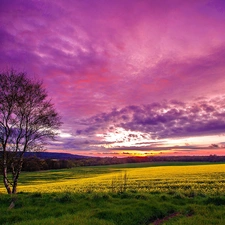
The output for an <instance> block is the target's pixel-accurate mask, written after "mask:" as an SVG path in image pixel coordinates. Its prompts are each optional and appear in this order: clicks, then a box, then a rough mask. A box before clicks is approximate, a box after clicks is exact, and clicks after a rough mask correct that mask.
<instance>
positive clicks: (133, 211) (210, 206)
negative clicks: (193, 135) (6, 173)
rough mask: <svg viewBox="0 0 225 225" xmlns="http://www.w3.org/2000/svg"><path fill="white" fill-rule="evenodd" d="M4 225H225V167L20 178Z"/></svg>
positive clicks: (0, 210) (122, 168) (3, 213)
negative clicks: (13, 205) (15, 197)
mask: <svg viewBox="0 0 225 225" xmlns="http://www.w3.org/2000/svg"><path fill="white" fill-rule="evenodd" d="M18 191H19V193H18V195H17V202H16V206H15V208H14V209H13V210H9V209H8V206H9V203H10V197H9V196H7V195H6V194H5V190H4V188H3V186H2V184H0V202H1V204H0V224H4V225H6V224H18V225H25V224H34V225H38V224H46V225H47V224H63V223H64V224H71V225H72V224H75V225H76V224H77V225H78V224H79V225H86V224H87V225H89V224H90V225H95V224H96V225H108V224H109V225H126V224H127V225H128V224H129V225H132V224H133V225H138V224H139V225H146V224H147V225H148V224H154V225H156V224H225V210H224V209H225V164H206V165H204V164H202V165H193V164H184V163H180V164H179V163H177V164H175V165H174V164H162V165H160V164H151V163H143V164H129V165H116V166H101V167H79V168H73V169H70V170H58V171H44V172H32V173H31V172H30V173H23V174H21V179H20V184H19V190H18Z"/></svg>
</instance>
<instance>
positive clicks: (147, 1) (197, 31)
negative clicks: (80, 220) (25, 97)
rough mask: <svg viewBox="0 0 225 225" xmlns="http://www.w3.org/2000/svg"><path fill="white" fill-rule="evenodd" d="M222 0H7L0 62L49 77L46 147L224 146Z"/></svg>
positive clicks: (192, 150)
mask: <svg viewBox="0 0 225 225" xmlns="http://www.w3.org/2000/svg"><path fill="white" fill-rule="evenodd" d="M224 12H225V2H224V1H221V0H215V1H211V0H199V1H182V0H181V1H175V0H161V1H155V0H143V1H137V0H124V1H121V0H113V1H103V0H92V1H89V0H82V1H79V0H75V1H69V0H59V1H57V2H55V1H52V0H49V1H44V0H40V1H20V0H12V1H5V0H3V1H1V3H0V24H1V26H0V34H1V35H0V46H1V52H0V70H1V71H5V70H8V69H10V68H14V69H16V70H17V71H25V72H27V74H28V76H31V77H34V78H35V79H40V80H43V85H44V87H45V88H46V90H47V92H48V95H49V97H50V99H51V101H52V103H54V105H55V108H56V110H57V111H58V112H59V114H60V115H61V117H62V122H63V126H62V127H61V130H60V131H59V136H58V138H57V140H56V141H55V142H52V143H50V144H49V145H48V146H47V149H48V151H55V152H69V153H73V154H81V155H90V156H101V157H102V156H116V157H124V156H152V155H210V154H217V155H225V151H224V149H225V88H224V87H225V64H224V59H225V29H224V26H225V13H224Z"/></svg>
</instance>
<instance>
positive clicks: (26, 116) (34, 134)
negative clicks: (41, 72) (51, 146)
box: [0, 70, 61, 194]
mask: <svg viewBox="0 0 225 225" xmlns="http://www.w3.org/2000/svg"><path fill="white" fill-rule="evenodd" d="M60 125H61V122H60V117H59V115H58V113H57V112H56V111H55V109H54V106H53V104H52V103H51V101H50V100H48V99H47V92H46V90H45V89H44V88H43V85H42V82H40V81H35V80H34V79H30V78H28V76H27V74H26V73H23V72H22V73H20V72H16V71H14V70H11V71H6V72H2V73H0V151H1V158H2V160H1V161H2V174H3V182H4V185H5V188H6V190H7V193H8V194H16V192H17V184H18V179H19V175H20V172H21V169H22V165H23V159H24V154H25V152H29V151H40V150H43V148H44V145H45V144H46V143H47V141H48V140H49V139H54V137H55V135H57V129H58V128H59V127H60ZM10 174H11V175H10Z"/></svg>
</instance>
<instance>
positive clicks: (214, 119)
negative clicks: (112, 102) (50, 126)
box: [79, 97, 225, 139]
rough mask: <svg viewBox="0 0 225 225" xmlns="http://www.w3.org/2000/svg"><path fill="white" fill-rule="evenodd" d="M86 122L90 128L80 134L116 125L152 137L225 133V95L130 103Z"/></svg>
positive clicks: (108, 129) (100, 130) (109, 129)
mask: <svg viewBox="0 0 225 225" xmlns="http://www.w3.org/2000/svg"><path fill="white" fill-rule="evenodd" d="M84 123H86V126H87V128H86V129H84V130H82V131H81V130H80V131H79V133H80V134H81V133H82V134H94V133H100V132H102V131H103V130H107V131H108V132H111V131H112V125H113V126H114V127H121V128H123V129H125V130H126V131H136V132H142V133H149V134H151V137H152V139H163V138H175V137H191V136H204V135H217V134H218V135H219V134H221V133H223V132H225V98H224V97H221V98H214V99H210V100H201V101H195V102H193V103H184V102H178V101H168V102H166V101H165V102H162V103H152V104H149V105H141V106H127V107H124V108H122V109H118V110H113V111H112V112H109V113H102V114H99V115H96V116H94V117H91V118H89V119H87V120H85V121H83V124H84ZM109 126H110V128H109ZM129 136H130V137H131V136H132V137H135V136H136V135H134V134H130V135H129Z"/></svg>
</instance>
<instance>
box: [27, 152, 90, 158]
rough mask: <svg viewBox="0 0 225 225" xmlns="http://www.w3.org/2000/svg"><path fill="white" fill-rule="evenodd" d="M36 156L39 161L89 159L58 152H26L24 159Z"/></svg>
mask: <svg viewBox="0 0 225 225" xmlns="http://www.w3.org/2000/svg"><path fill="white" fill-rule="evenodd" d="M31 156H37V157H38V158H40V159H85V158H90V157H88V156H83V155H74V154H70V153H58V152H26V153H25V157H31Z"/></svg>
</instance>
